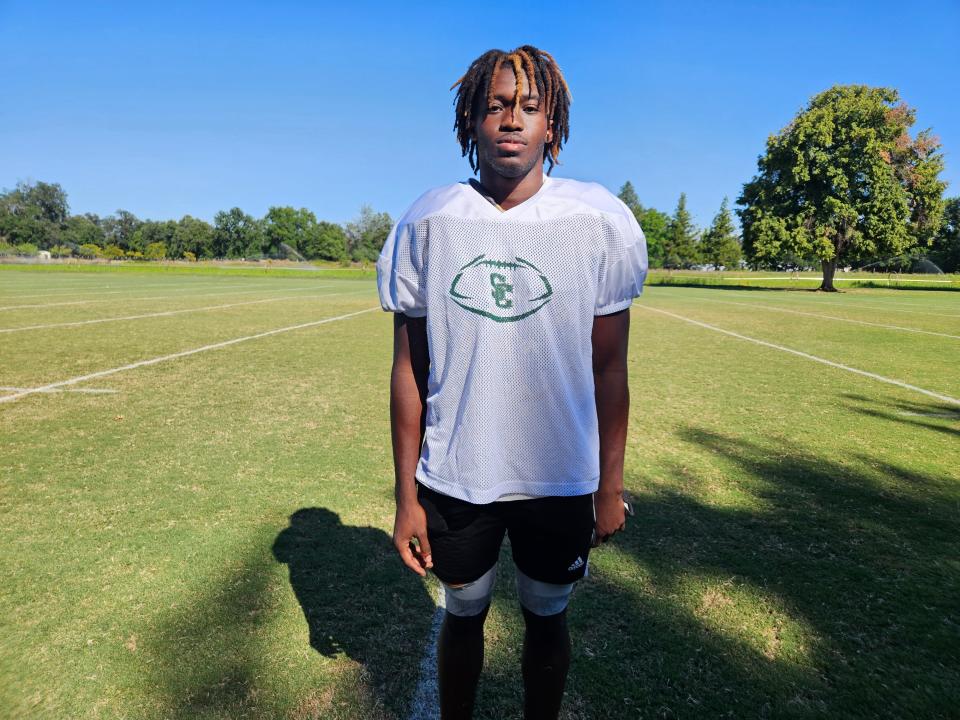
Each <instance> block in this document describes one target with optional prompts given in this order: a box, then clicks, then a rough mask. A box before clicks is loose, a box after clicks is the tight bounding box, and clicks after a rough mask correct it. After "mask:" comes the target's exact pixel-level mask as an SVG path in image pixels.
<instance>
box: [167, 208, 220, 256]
mask: <svg viewBox="0 0 960 720" xmlns="http://www.w3.org/2000/svg"><path fill="white" fill-rule="evenodd" d="M184 253H192V254H193V256H194V257H198V258H212V257H214V229H213V226H212V225H211V224H210V223H208V222H206V221H205V220H200V219H199V218H195V217H192V216H190V215H184V216H183V217H182V218H180V221H179V222H178V223H176V229H175V230H174V231H173V238H172V239H171V241H170V242H169V244H168V245H167V257H171V258H181V257H183V256H184Z"/></svg>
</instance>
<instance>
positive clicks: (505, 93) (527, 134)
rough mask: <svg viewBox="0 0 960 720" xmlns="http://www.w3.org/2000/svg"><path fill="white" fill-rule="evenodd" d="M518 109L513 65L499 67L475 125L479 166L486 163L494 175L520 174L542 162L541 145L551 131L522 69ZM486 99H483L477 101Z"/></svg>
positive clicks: (510, 176) (541, 104)
mask: <svg viewBox="0 0 960 720" xmlns="http://www.w3.org/2000/svg"><path fill="white" fill-rule="evenodd" d="M522 78H523V90H522V91H521V93H520V109H519V111H517V109H516V106H515V105H514V102H513V98H514V95H515V94H516V88H517V86H516V83H517V79H516V75H514V72H513V67H511V66H505V67H501V68H500V71H499V72H498V73H497V79H496V82H495V83H494V86H493V102H492V103H491V104H490V105H489V106H488V107H486V108H485V109H486V112H485V113H484V112H483V110H484V108H483V107H482V106H481V108H479V109H480V110H481V113H480V116H481V117H482V118H483V119H482V120H481V121H480V124H479V125H478V126H477V129H476V138H477V159H478V160H479V163H480V167H481V169H483V168H484V166H486V167H487V168H489V169H490V170H492V171H493V172H494V173H496V174H497V175H502V176H503V177H508V178H516V177H523V176H524V175H526V174H527V173H529V172H530V170H532V169H533V168H534V167H535V166H536V165H537V164H538V163H540V164H542V163H543V147H544V145H545V144H546V143H548V142H550V140H551V138H552V132H551V130H550V126H549V123H548V122H547V116H546V113H545V112H544V109H543V103H542V100H541V98H540V97H539V96H538V95H537V88H536V87H534V88H533V90H532V91H531V89H530V83H529V82H528V80H527V77H526V73H523V75H522ZM480 102H481V103H485V100H482V99H481V101H480Z"/></svg>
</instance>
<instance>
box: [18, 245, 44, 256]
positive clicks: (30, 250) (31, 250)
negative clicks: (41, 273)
mask: <svg viewBox="0 0 960 720" xmlns="http://www.w3.org/2000/svg"><path fill="white" fill-rule="evenodd" d="M38 250H39V248H38V247H37V246H36V245H34V244H33V243H20V244H19V245H17V255H36V254H37V251H38Z"/></svg>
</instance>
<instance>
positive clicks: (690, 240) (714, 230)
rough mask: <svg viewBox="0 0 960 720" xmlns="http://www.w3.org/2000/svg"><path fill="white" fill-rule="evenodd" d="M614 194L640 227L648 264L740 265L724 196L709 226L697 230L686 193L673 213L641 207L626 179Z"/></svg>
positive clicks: (663, 266)
mask: <svg viewBox="0 0 960 720" xmlns="http://www.w3.org/2000/svg"><path fill="white" fill-rule="evenodd" d="M617 197H619V198H620V199H621V200H622V201H623V202H624V204H625V205H626V206H627V207H628V208H630V210H631V211H632V212H633V214H634V217H636V218H637V222H638V223H639V224H640V227H641V228H642V229H643V234H644V236H645V237H646V239H647V256H648V260H649V262H650V267H654V268H668V269H679V268H699V267H711V268H713V269H715V270H720V269H723V268H736V267H739V266H740V261H741V259H742V257H743V253H742V250H741V247H740V238H739V236H738V234H737V231H736V227H735V226H734V223H733V215H732V213H731V212H730V201H729V200H728V199H727V198H724V199H723V202H722V203H721V204H720V209H719V211H718V212H717V214H716V216H715V217H714V218H713V222H712V223H711V224H710V227H709V228H707V229H706V230H701V229H699V228H697V226H696V225H695V224H694V222H693V218H692V217H691V216H690V211H689V210H687V195H686V193H680V199H679V200H678V201H677V207H676V209H675V210H674V211H673V215H667V214H666V213H664V212H661V211H660V210H657V209H656V208H652V207H649V208H648V207H644V205H643V204H642V203H641V202H640V198H639V197H638V196H637V192H636V190H635V189H634V187H633V183H631V182H630V181H629V180H628V181H627V182H626V183H624V184H623V187H621V188H620V192H619V194H618V195H617Z"/></svg>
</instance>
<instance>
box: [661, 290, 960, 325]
mask: <svg viewBox="0 0 960 720" xmlns="http://www.w3.org/2000/svg"><path fill="white" fill-rule="evenodd" d="M660 287H661V286H659V285H650V286H648V287H647V288H645V290H644V292H647V291H649V290H652V291H653V292H657V290H658V289H659V288H660ZM662 287H669V286H662ZM683 289H684V290H692V289H694V288H683ZM751 294H752V293H751ZM696 297H704V296H702V295H697V296H696ZM874 299H875V300H877V299H879V298H874ZM789 302H803V303H816V304H817V305H818V306H820V305H835V306H837V307H842V308H844V309H847V310H883V311H885V312H898V313H910V314H911V315H930V316H931V317H949V318H956V317H960V314H954V313H935V312H927V311H924V310H904V309H902V308H900V307H894V306H892V305H889V304H886V305H861V304H860V301H859V300H854V299H853V298H850V299H849V300H846V301H843V302H836V301H834V300H829V299H827V298H825V297H817V298H813V297H797V296H795V295H792V294H791V297H790V298H789ZM895 302H896V301H895ZM911 307H915V306H913V305H911ZM923 307H939V306H938V305H923Z"/></svg>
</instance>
